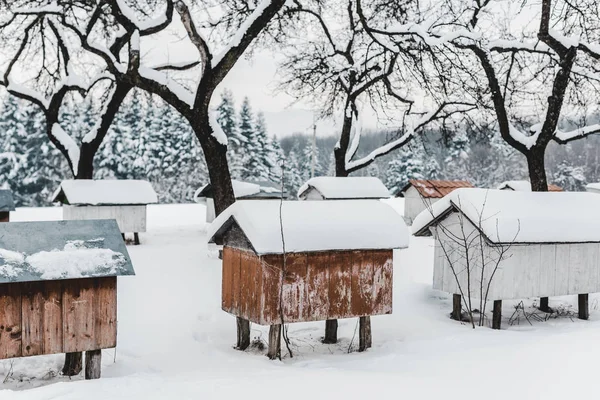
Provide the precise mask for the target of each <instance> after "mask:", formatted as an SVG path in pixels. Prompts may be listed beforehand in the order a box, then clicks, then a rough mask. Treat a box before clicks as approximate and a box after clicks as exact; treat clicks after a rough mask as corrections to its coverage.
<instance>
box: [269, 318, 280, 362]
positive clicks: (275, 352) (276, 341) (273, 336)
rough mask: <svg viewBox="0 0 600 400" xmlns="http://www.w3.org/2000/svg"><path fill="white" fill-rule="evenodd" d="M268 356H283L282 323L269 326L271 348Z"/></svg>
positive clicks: (273, 357)
mask: <svg viewBox="0 0 600 400" xmlns="http://www.w3.org/2000/svg"><path fill="white" fill-rule="evenodd" d="M267 357H269V359H270V360H275V359H277V358H281V324H277V325H271V326H270V327H269V350H268V352H267Z"/></svg>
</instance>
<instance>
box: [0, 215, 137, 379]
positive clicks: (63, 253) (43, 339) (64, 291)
mask: <svg viewBox="0 0 600 400" xmlns="http://www.w3.org/2000/svg"><path fill="white" fill-rule="evenodd" d="M133 274H134V271H133V267H132V265H131V260H130V259H129V255H128V253H127V249H126V247H125V244H124V243H123V239H122V237H121V234H120V232H119V228H118V226H117V223H116V222H115V221H114V220H94V221H52V222H10V223H6V224H0V310H2V311H1V312H0V359H5V358H13V357H26V356H35V355H43V354H56V353H76V352H83V351H86V352H87V351H96V350H100V349H106V348H112V347H115V346H116V344H117V276H121V275H133ZM98 367H99V365H98Z"/></svg>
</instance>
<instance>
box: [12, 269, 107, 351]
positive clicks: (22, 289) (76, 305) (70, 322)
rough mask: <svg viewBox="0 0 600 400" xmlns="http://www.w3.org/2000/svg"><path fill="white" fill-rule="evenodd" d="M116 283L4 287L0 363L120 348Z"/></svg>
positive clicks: (78, 281)
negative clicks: (39, 356) (0, 360)
mask: <svg viewBox="0 0 600 400" xmlns="http://www.w3.org/2000/svg"><path fill="white" fill-rule="evenodd" d="M116 289H117V278H116V277H107V278H91V279H73V280H64V281H43V282H25V283H8V284H2V285H0V310H1V311H2V312H0V359H4V358H12V357H26V356H35V355H42V354H56V353H67V352H79V351H88V350H98V349H105V348H111V347H115V346H116V340H117V291H116Z"/></svg>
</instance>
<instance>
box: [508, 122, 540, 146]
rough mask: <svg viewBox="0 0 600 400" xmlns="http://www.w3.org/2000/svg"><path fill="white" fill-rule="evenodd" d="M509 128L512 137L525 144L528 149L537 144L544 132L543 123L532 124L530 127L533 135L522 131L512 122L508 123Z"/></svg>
mask: <svg viewBox="0 0 600 400" xmlns="http://www.w3.org/2000/svg"><path fill="white" fill-rule="evenodd" d="M508 128H509V129H508V134H509V135H510V137H512V138H513V139H514V140H516V141H517V142H519V143H521V144H522V145H523V146H525V147H526V148H527V150H529V149H531V148H532V147H533V146H535V144H536V143H537V140H538V138H539V137H540V133H541V132H542V124H535V125H532V126H531V128H530V131H531V133H532V135H530V136H527V135H526V134H525V133H523V132H521V131H520V130H519V129H517V128H516V127H515V126H514V125H513V124H511V123H510V122H509V123H508Z"/></svg>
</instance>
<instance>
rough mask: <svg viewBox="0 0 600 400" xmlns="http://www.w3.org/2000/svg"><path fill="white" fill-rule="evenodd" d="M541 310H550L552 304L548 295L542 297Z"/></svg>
mask: <svg viewBox="0 0 600 400" xmlns="http://www.w3.org/2000/svg"><path fill="white" fill-rule="evenodd" d="M540 311H543V312H550V305H549V304H548V298H547V297H540Z"/></svg>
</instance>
